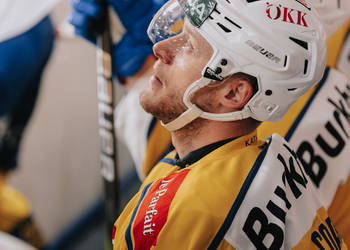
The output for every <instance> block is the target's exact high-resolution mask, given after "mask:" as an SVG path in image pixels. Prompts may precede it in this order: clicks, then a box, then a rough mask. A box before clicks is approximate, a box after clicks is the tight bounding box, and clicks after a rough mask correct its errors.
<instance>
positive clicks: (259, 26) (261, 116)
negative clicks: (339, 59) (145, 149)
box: [149, 0, 327, 130]
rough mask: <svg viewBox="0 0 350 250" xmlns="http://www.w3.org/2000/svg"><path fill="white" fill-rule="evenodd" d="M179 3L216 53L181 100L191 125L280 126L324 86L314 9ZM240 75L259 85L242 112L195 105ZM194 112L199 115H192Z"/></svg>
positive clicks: (198, 0) (199, 0) (213, 0)
mask: <svg viewBox="0 0 350 250" xmlns="http://www.w3.org/2000/svg"><path fill="white" fill-rule="evenodd" d="M179 1H180V6H181V8H182V9H183V10H184V11H183V12H184V14H185V16H186V17H187V18H188V19H189V20H190V21H191V23H192V25H193V26H195V28H196V30H197V31H198V32H199V33H200V34H201V35H202V37H204V38H205V40H206V41H207V42H208V43H209V44H210V45H211V47H212V48H213V55H212V57H211V58H210V60H209V61H208V63H207V65H206V66H205V67H204V68H203V70H202V78H200V79H198V80H197V81H195V82H193V83H192V84H191V85H190V86H189V87H188V89H187V90H186V91H185V94H184V96H183V102H184V103H185V105H186V106H187V108H188V109H189V110H187V111H186V112H185V113H186V114H185V113H184V114H185V115H184V116H187V117H191V119H187V120H186V122H187V123H188V122H190V121H192V120H193V119H195V118H196V115H197V117H199V116H200V117H202V118H206V119H210V120H220V121H234V120H240V119H245V118H248V117H252V118H254V119H256V120H259V121H277V120H280V119H281V118H282V117H283V115H284V114H285V112H286V111H287V110H288V109H289V107H290V106H291V105H292V104H293V103H294V102H295V101H296V100H297V99H298V98H299V97H300V96H301V95H303V94H304V93H305V92H306V91H307V90H309V89H310V88H311V87H312V86H313V85H314V84H316V83H317V82H318V81H320V80H321V78H322V75H323V72H324V69H325V61H326V48H327V43H326V36H325V31H324V29H323V25H322V23H321V21H320V18H319V16H318V14H317V13H316V11H315V10H314V8H313V7H312V6H308V5H307V4H304V3H303V1H301V0H300V1H297V0H293V1H292V0H268V1H265V0H260V1H250V0H234V1H232V0H195V1H190V0H179ZM200 13H202V14H203V15H200ZM208 13H209V14H208ZM152 22H153V21H152ZM149 30H150V28H149ZM239 72H241V73H244V74H247V75H251V76H252V77H254V78H256V80H257V81H256V82H257V91H256V92H255V94H254V96H253V97H252V98H251V99H250V100H249V102H248V103H247V104H246V105H245V106H244V108H243V109H242V110H241V111H235V112H231V113H226V114H213V113H206V112H204V111H201V110H200V109H199V108H198V107H196V106H195V105H194V104H192V103H191V101H190V99H191V96H192V95H193V94H194V93H195V92H196V91H197V90H198V89H200V88H202V87H204V86H208V85H210V84H211V83H212V82H213V81H218V82H220V81H223V80H224V79H226V78H227V77H229V76H231V75H233V74H236V73H239ZM191 109H193V110H196V111H195V112H193V114H192V115H188V113H191V111H190V110H191ZM181 117H182V116H180V117H178V118H176V119H175V120H178V119H180V120H181V119H182V118H181ZM175 120H174V121H175ZM174 121H173V122H174ZM171 123H172V122H171ZM175 123H177V122H175ZM187 123H185V122H180V123H178V124H181V125H176V126H173V124H174V123H172V125H171V126H169V127H172V129H171V130H174V129H179V128H181V126H182V125H183V124H185V125H186V124H187ZM166 125H168V124H166ZM169 125H170V124H169ZM175 127H176V128H175Z"/></svg>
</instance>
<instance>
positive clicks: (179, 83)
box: [140, 20, 213, 123]
mask: <svg viewBox="0 0 350 250" xmlns="http://www.w3.org/2000/svg"><path fill="white" fill-rule="evenodd" d="M153 51H154V54H155V56H156V57H157V58H158V60H157V62H156V63H155V65H154V74H153V76H152V77H151V79H150V81H149V86H148V88H146V89H145V90H144V91H143V92H142V93H141V96H140V103H141V105H142V107H143V108H144V109H145V110H146V111H147V112H149V113H151V114H153V115H154V116H155V117H157V118H158V119H160V120H162V121H163V122H164V123H167V122H170V121H172V120H173V119H175V118H176V117H178V116H179V115H180V114H182V113H183V112H184V111H185V110H186V106H185V104H184V103H183V101H182V98H183V95H184V92H185V90H186V88H187V87H188V86H189V85H190V84H191V83H193V82H194V81H196V80H198V79H199V78H201V72H202V70H203V68H204V67H205V65H206V64H207V63H208V61H209V59H210V58H211V56H212V54H213V49H212V47H211V46H210V45H209V43H208V42H207V41H206V40H205V39H204V38H203V37H202V36H201V35H200V34H199V33H198V31H196V29H195V28H194V27H193V26H192V25H191V24H190V23H189V22H188V21H187V20H186V21H185V24H184V29H183V31H182V32H181V33H180V34H178V35H176V36H174V37H171V38H168V39H166V40H163V41H160V42H158V43H156V44H155V45H154V47H153Z"/></svg>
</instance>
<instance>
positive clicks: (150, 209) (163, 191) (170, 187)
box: [132, 169, 190, 250]
mask: <svg viewBox="0 0 350 250" xmlns="http://www.w3.org/2000/svg"><path fill="white" fill-rule="evenodd" d="M189 171H190V169H184V170H182V171H180V172H178V173H172V174H171V175H168V176H167V177H165V178H163V179H160V180H158V181H156V182H155V183H154V184H153V185H152V186H151V187H150V189H149V190H148V192H147V195H146V196H145V198H144V200H143V201H142V203H141V205H140V208H139V211H138V213H137V216H136V218H135V222H134V225H133V230H132V231H133V236H134V237H133V238H134V243H135V248H134V249H135V250H146V249H150V248H151V246H155V245H156V244H157V238H158V235H159V232H160V231H161V230H162V228H163V226H164V225H165V223H166V221H167V217H168V212H169V207H170V204H171V202H172V201H173V199H174V196H175V194H176V192H177V190H178V189H179V187H180V185H181V184H182V182H183V180H184V179H185V177H186V175H187V174H188V172H189Z"/></svg>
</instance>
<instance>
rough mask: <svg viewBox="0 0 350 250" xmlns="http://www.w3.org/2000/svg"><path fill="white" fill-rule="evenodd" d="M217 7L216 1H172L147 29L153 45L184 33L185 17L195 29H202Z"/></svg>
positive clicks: (161, 10) (157, 14) (164, 6)
mask: <svg viewBox="0 0 350 250" xmlns="http://www.w3.org/2000/svg"><path fill="white" fill-rule="evenodd" d="M215 5H216V1H215V0H178V1H177V0H170V1H169V2H167V3H166V4H165V5H163V7H162V8H161V9H160V10H159V11H158V12H157V13H156V14H155V16H154V17H153V19H152V21H151V23H150V25H149V26H148V29H147V34H148V37H149V38H150V39H151V41H152V42H153V43H157V42H159V41H162V40H165V39H167V38H170V37H172V36H176V35H178V34H180V33H181V32H182V29H183V25H184V18H185V16H186V17H187V18H188V19H189V21H190V22H191V24H192V25H193V26H195V27H200V26H201V25H202V24H203V23H204V21H205V20H206V19H207V18H208V16H209V15H210V14H211V12H212V11H213V10H214V8H215Z"/></svg>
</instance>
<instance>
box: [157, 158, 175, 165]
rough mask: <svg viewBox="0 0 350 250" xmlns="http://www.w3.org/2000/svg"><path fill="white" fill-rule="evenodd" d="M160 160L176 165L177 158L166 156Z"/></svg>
mask: <svg viewBox="0 0 350 250" xmlns="http://www.w3.org/2000/svg"><path fill="white" fill-rule="evenodd" d="M159 162H165V163H169V164H170V165H175V160H174V159H172V158H164V159H161V160H160V161H159Z"/></svg>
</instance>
